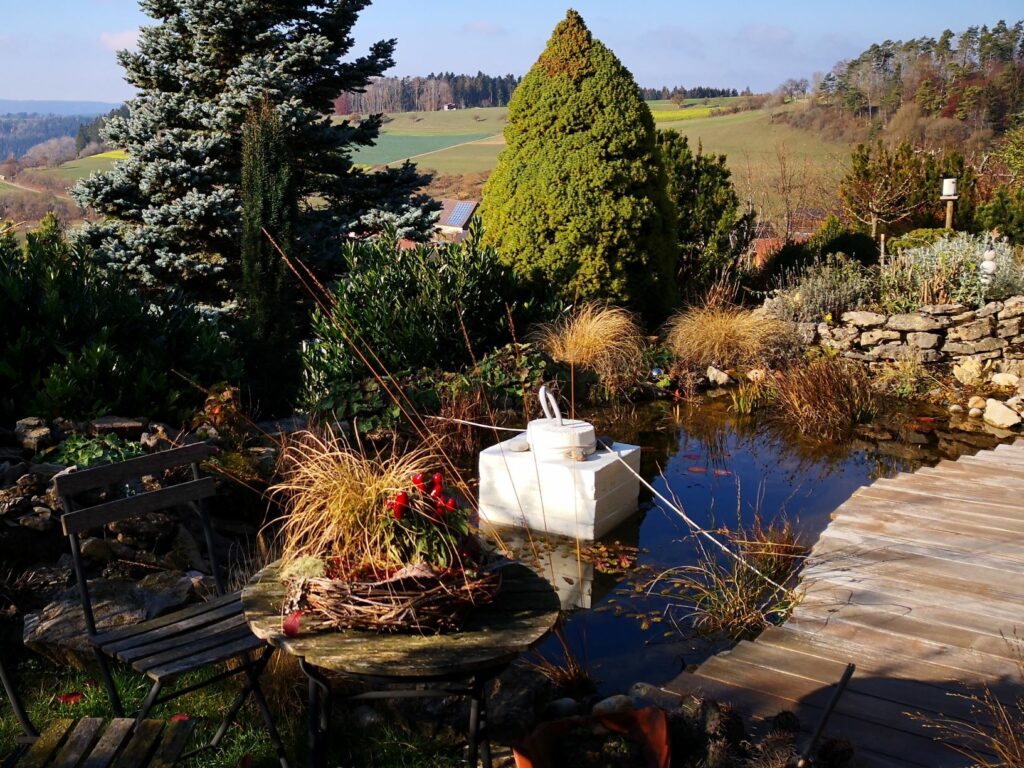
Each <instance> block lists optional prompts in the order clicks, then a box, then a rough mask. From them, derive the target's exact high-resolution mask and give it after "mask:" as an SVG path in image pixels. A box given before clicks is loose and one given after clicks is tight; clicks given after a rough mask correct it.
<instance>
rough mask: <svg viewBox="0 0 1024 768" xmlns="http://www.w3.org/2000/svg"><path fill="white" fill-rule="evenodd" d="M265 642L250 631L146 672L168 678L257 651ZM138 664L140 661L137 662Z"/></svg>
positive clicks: (152, 676) (163, 678)
mask: <svg viewBox="0 0 1024 768" xmlns="http://www.w3.org/2000/svg"><path fill="white" fill-rule="evenodd" d="M264 645H265V643H264V641H263V640H260V639H259V638H258V637H256V636H255V635H253V634H251V633H248V634H247V635H246V636H245V637H244V638H242V639H240V640H235V641H234V642H231V643H227V644H221V645H218V646H217V647H215V648H211V649H208V650H204V651H203V652H202V653H194V654H190V655H189V656H188V658H185V659H180V658H179V659H174V660H172V661H168V662H167V663H165V664H162V665H161V666H158V667H153V668H147V669H146V674H147V675H149V676H150V677H151V678H153V679H154V680H167V679H170V678H172V677H177V676H178V675H180V674H182V673H184V672H189V671H191V670H193V669H201V668H202V667H206V666H209V665H211V664H217V663H218V662H221V661H227V660H228V659H233V658H235V657H236V656H241V655H242V654H244V653H246V652H247V651H255V650H257V649H259V648H262V647H264ZM136 664H138V662H136ZM133 666H135V665H133Z"/></svg>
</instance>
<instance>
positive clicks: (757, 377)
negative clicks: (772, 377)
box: [747, 368, 768, 384]
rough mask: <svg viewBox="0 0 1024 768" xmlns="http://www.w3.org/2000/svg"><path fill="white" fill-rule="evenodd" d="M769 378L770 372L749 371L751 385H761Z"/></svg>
mask: <svg viewBox="0 0 1024 768" xmlns="http://www.w3.org/2000/svg"><path fill="white" fill-rule="evenodd" d="M767 378H768V371H766V370H765V369H764V368H751V369H750V370H749V371H747V381H749V382H750V383H751V384H760V383H761V382H762V381H764V380H765V379H767Z"/></svg>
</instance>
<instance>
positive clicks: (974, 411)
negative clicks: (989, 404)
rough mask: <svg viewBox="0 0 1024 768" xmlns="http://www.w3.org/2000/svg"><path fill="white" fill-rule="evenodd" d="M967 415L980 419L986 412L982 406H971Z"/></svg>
mask: <svg viewBox="0 0 1024 768" xmlns="http://www.w3.org/2000/svg"><path fill="white" fill-rule="evenodd" d="M967 415H968V416H970V417H971V418H972V419H980V418H981V417H982V416H984V415H985V412H984V411H983V410H981V408H971V410H969V411H968V412H967Z"/></svg>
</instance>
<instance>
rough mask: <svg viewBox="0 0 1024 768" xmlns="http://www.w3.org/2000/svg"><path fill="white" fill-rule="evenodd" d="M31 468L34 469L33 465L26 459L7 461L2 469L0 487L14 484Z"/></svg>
mask: <svg viewBox="0 0 1024 768" xmlns="http://www.w3.org/2000/svg"><path fill="white" fill-rule="evenodd" d="M30 469H32V465H31V464H29V463H28V462H25V461H17V462H7V463H5V464H4V468H3V470H2V471H0V488H6V487H7V486H9V485H14V484H15V483H16V482H17V481H18V478H20V477H23V476H24V475H26V474H28V471H29V470H30Z"/></svg>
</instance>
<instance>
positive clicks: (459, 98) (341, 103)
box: [334, 72, 522, 115]
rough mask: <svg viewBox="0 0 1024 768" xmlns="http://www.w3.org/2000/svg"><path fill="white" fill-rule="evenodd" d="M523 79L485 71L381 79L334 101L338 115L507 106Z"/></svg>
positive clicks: (342, 95) (344, 94)
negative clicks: (364, 90) (362, 91)
mask: <svg viewBox="0 0 1024 768" xmlns="http://www.w3.org/2000/svg"><path fill="white" fill-rule="evenodd" d="M520 80H522V78H521V77H516V76H515V75H505V76H503V77H492V76H491V75H485V74H484V73H483V72H477V73H476V74H475V75H456V74H454V73H452V72H441V73H439V74H433V73H431V74H429V75H427V76H426V77H402V78H398V77H380V78H376V79H375V80H374V81H373V82H372V83H370V85H369V86H367V88H366V92H365V93H343V94H341V96H339V97H338V98H337V99H335V101H334V112H335V114H338V115H350V114H352V113H355V112H357V113H360V114H366V113H377V112H432V111H435V110H438V109H443V108H444V106H445V104H454V105H455V106H456V107H459V108H460V109H466V108H468V107H504V106H506V105H507V104H508V101H509V99H510V98H512V91H514V90H515V89H516V86H517V85H519V81H520Z"/></svg>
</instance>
